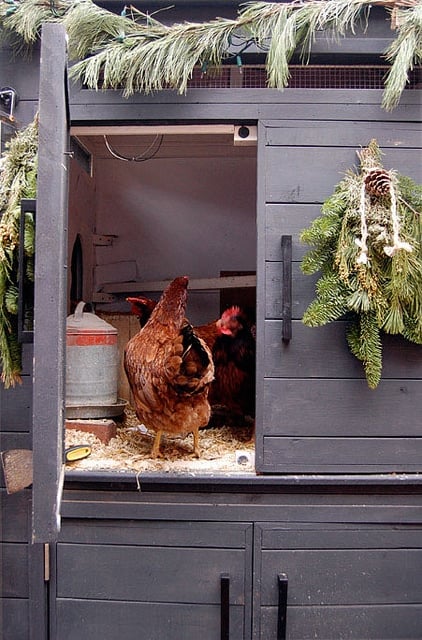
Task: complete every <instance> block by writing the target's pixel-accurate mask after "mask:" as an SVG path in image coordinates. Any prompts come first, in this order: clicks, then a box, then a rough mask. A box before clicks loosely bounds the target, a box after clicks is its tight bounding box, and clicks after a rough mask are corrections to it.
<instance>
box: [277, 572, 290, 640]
mask: <svg viewBox="0 0 422 640" xmlns="http://www.w3.org/2000/svg"><path fill="white" fill-rule="evenodd" d="M277 582H278V612H277V640H286V622H287V587H288V577H287V575H286V574H285V573H280V574H279V575H278V576H277Z"/></svg>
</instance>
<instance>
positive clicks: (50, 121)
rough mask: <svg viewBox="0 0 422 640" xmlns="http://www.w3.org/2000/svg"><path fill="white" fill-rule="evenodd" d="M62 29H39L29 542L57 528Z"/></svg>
mask: <svg viewBox="0 0 422 640" xmlns="http://www.w3.org/2000/svg"><path fill="white" fill-rule="evenodd" d="M66 69H67V52H66V32H65V30H64V28H63V27H62V26H61V25H56V24H46V25H44V26H43V29H42V41H41V68H40V91H39V150H38V184H37V221H36V260H35V303H34V304H35V310H34V369H33V370H34V384H33V389H34V391H33V394H34V395H33V467H34V473H33V489H32V494H33V504H32V509H33V513H32V536H33V541H34V542H42V543H48V542H54V541H55V540H56V539H57V534H58V531H59V529H60V502H61V493H62V484H63V473H64V464H63V438H64V416H65V407H64V403H65V393H64V374H65V348H66V342H65V338H66V334H65V322H66V297H67V293H66V292H67V272H66V268H67V265H66V263H67V235H66V230H67V190H68V187H67V184H68V170H67V167H68V161H69V153H68V149H69V144H68V121H69V118H68V96H67V77H66Z"/></svg>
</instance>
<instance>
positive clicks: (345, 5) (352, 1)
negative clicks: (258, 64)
mask: <svg viewBox="0 0 422 640" xmlns="http://www.w3.org/2000/svg"><path fill="white" fill-rule="evenodd" d="M374 4H376V5H379V6H384V7H385V8H386V9H387V10H391V14H392V24H393V23H394V25H398V36H397V38H396V39H395V41H393V43H392V45H391V46H390V47H389V49H388V51H387V53H386V56H387V59H388V60H389V61H390V62H391V63H392V67H391V70H390V73H389V74H388V77H387V84H386V89H385V92H384V96H383V106H384V107H385V108H386V109H389V110H390V109H392V108H394V106H396V105H397V103H398V101H399V99H400V95H401V93H402V91H403V89H404V87H405V85H406V82H407V74H408V72H409V69H411V68H413V64H417V63H418V62H420V60H421V30H422V29H421V21H422V17H421V11H422V8H421V5H420V2H419V1H416V0H401V1H399V0H396V1H395V2H392V0H389V1H388V0H384V1H383V0H373V1H371V0H303V1H300V0H296V1H293V2H288V3H285V2H282V3H279V2H252V3H247V4H246V5H243V6H242V7H241V9H240V11H239V14H238V17H237V19H235V20H226V19H223V18H216V19H214V20H211V21H210V22H204V23H189V22H186V23H181V24H177V23H176V24H173V25H171V26H165V25H163V24H162V23H161V22H159V21H158V20H156V19H155V18H153V17H152V16H150V15H147V14H144V13H143V12H142V11H139V10H136V9H135V8H133V7H131V8H130V10H129V11H128V12H126V8H125V9H124V11H123V12H122V15H120V16H118V15H116V14H114V13H112V12H110V11H107V10H106V9H102V8H100V7H98V6H97V5H95V4H94V3H93V2H92V1H91V0H82V1H80V2H74V1H73V0H53V1H51V0H0V30H1V31H2V32H3V33H5V34H12V35H15V36H16V35H17V36H18V37H19V38H20V39H21V41H23V42H25V43H27V44H29V45H31V44H33V43H34V42H35V41H36V40H37V38H38V37H39V35H40V30H41V25H42V24H43V23H45V22H61V23H63V24H64V25H65V27H66V30H67V32H68V34H69V52H70V56H71V58H72V59H74V60H76V61H79V62H77V63H76V64H75V65H74V66H73V67H72V69H71V73H70V75H71V77H73V78H76V79H79V80H82V81H83V82H84V83H85V84H86V85H87V86H88V87H90V88H92V89H95V90H98V89H108V88H110V89H116V88H119V89H123V91H124V95H125V96H129V95H131V94H132V93H134V92H135V91H140V92H144V93H151V92H153V91H158V90H161V89H164V88H171V89H175V90H177V91H178V92H179V93H184V92H185V91H186V88H187V83H188V80H189V78H190V77H191V75H192V71H193V69H194V67H195V66H197V65H199V66H201V67H206V66H207V65H208V66H215V67H219V66H220V65H221V64H222V62H223V61H224V60H225V59H226V58H227V57H229V56H233V55H236V53H235V52H236V51H237V50H242V49H243V50H244V49H245V48H247V47H248V46H249V45H251V44H253V43H254V44H256V45H257V46H258V47H259V48H260V49H261V50H262V51H265V52H267V61H266V66H267V76H268V86H269V87H273V88H276V89H279V90H282V89H284V88H285V87H286V86H288V82H289V75H290V74H289V63H290V60H291V57H292V55H293V53H294V52H295V51H299V53H300V59H301V61H302V63H303V64H307V63H308V61H309V57H310V53H311V49H312V45H313V43H314V41H315V38H316V35H317V34H318V33H325V35H326V37H327V38H330V37H331V38H333V39H336V40H338V39H339V38H341V37H344V36H346V34H347V33H352V34H354V33H355V32H356V27H357V25H358V24H360V25H361V27H362V28H363V31H365V30H366V28H367V24H368V19H369V15H370V10H371V7H372V5H374ZM398 7H401V9H400V10H398V9H397V8H398Z"/></svg>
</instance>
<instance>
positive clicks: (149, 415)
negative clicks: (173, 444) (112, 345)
mask: <svg viewBox="0 0 422 640" xmlns="http://www.w3.org/2000/svg"><path fill="white" fill-rule="evenodd" d="M187 286H188V278H187V277H186V276H183V277H179V278H176V279H175V280H173V282H171V283H170V284H169V286H168V287H167V289H166V290H165V291H164V293H163V295H162V296H161V299H160V300H159V302H158V303H157V305H156V306H155V308H154V310H153V311H152V313H151V316H150V318H149V320H148V321H147V323H146V324H145V326H144V327H141V329H140V331H139V332H138V333H137V334H136V335H135V336H134V337H133V338H132V339H131V340H129V342H128V344H127V346H126V349H125V354H124V367H125V371H126V375H127V378H128V381H129V384H130V387H131V390H132V393H133V397H134V402H135V410H136V414H137V417H138V419H139V420H141V421H142V422H143V423H144V424H145V425H146V426H147V427H148V428H150V429H152V430H154V431H155V432H156V433H157V439H158V444H157V440H156V442H155V443H154V447H153V454H155V455H158V452H159V439H160V437H161V433H162V432H164V433H171V434H186V433H190V432H192V433H193V434H194V442H195V453H196V454H197V455H199V449H198V429H199V428H200V427H203V426H206V425H207V424H208V422H209V418H210V404H209V402H208V391H209V386H210V384H211V382H212V380H213V378H214V366H213V362H212V356H211V352H210V350H209V349H208V347H207V345H206V344H205V343H204V341H203V340H201V339H200V338H198V336H197V335H196V334H195V332H194V331H193V329H192V327H191V325H190V324H189V323H188V322H187V320H186V319H185V309H186V300H187Z"/></svg>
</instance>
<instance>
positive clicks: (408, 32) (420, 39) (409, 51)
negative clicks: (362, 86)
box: [382, 4, 422, 111]
mask: <svg viewBox="0 0 422 640" xmlns="http://www.w3.org/2000/svg"><path fill="white" fill-rule="evenodd" d="M396 21H397V23H398V25H399V26H398V36H397V38H396V39H395V40H394V41H393V42H392V43H391V45H390V46H389V47H388V49H387V51H386V53H385V57H386V59H387V60H388V61H389V62H391V63H392V66H391V68H390V70H389V71H388V74H387V78H386V81H385V90H384V95H383V100H382V107H383V108H384V109H386V111H392V110H393V109H394V108H395V107H396V106H397V105H398V103H399V100H400V96H401V94H402V92H403V90H404V88H405V86H406V84H407V83H408V81H409V71H411V70H412V69H413V67H414V65H418V64H421V62H422V5H421V4H419V5H415V6H413V9H412V11H406V10H402V11H400V12H398V13H397V14H396Z"/></svg>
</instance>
